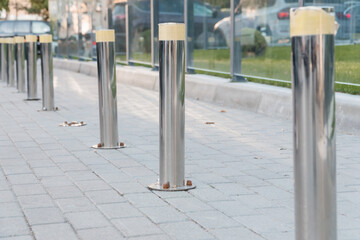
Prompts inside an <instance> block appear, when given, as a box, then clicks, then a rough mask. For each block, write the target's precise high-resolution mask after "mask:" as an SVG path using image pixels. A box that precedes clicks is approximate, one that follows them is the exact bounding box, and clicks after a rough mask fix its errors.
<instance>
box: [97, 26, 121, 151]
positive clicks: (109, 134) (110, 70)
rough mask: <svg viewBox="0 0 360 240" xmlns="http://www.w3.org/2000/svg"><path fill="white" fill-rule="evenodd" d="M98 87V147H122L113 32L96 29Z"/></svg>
mask: <svg viewBox="0 0 360 240" xmlns="http://www.w3.org/2000/svg"><path fill="white" fill-rule="evenodd" d="M95 37H96V50H97V67H98V88H99V117H100V143H99V144H97V145H94V146H92V147H93V148H99V149H116V148H122V147H124V144H123V143H119V136H118V122H117V98H116V65H115V32H114V30H99V31H96V36H95Z"/></svg>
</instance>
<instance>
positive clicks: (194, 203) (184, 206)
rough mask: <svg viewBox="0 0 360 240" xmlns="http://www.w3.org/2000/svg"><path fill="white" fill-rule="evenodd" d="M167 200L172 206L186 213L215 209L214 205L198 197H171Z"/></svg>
mask: <svg viewBox="0 0 360 240" xmlns="http://www.w3.org/2000/svg"><path fill="white" fill-rule="evenodd" d="M166 201H167V202H168V203H169V204H170V205H171V206H173V207H175V208H177V209H179V210H180V211H181V212H186V213H187V212H199V211H207V210H213V208H212V207H210V206H209V205H207V204H206V203H204V202H202V201H201V200H199V199H197V198H169V199H167V200H166Z"/></svg>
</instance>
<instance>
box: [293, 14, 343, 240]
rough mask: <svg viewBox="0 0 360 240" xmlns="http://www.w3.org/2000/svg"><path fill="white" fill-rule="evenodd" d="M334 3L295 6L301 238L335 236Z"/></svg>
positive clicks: (315, 239) (297, 195) (298, 237)
mask: <svg viewBox="0 0 360 240" xmlns="http://www.w3.org/2000/svg"><path fill="white" fill-rule="evenodd" d="M334 34H335V14H334V8H332V7H324V8H322V7H301V8H297V9H291V10H290V36H291V46H292V86H293V107H294V173H295V223H296V240H336V238H337V226H336V149H335V95H334Z"/></svg>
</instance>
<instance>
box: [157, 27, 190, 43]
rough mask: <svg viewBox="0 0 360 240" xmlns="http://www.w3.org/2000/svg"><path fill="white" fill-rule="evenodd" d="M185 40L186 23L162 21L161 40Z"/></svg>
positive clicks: (160, 28)
mask: <svg viewBox="0 0 360 240" xmlns="http://www.w3.org/2000/svg"><path fill="white" fill-rule="evenodd" d="M172 40H174V41H176V40H179V41H185V24H184V23H160V24H159V41H172Z"/></svg>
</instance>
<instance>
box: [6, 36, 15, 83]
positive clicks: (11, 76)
mask: <svg viewBox="0 0 360 240" xmlns="http://www.w3.org/2000/svg"><path fill="white" fill-rule="evenodd" d="M6 42H7V47H8V49H7V51H8V52H7V57H8V58H7V67H8V69H7V71H8V78H7V80H8V81H7V85H8V86H9V87H15V67H14V63H15V44H14V43H15V42H14V38H12V37H11V38H7V39H6Z"/></svg>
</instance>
